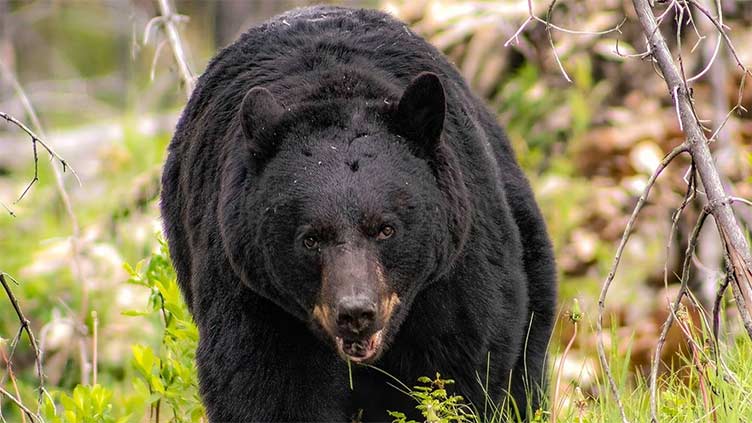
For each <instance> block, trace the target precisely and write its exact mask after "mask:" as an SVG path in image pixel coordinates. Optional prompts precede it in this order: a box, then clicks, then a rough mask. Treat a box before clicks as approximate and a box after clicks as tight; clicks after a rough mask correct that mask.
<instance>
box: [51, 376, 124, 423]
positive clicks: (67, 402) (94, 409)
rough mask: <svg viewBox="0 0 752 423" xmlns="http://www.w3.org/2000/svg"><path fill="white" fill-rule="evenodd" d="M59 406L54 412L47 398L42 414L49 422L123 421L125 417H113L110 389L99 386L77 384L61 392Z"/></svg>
mask: <svg viewBox="0 0 752 423" xmlns="http://www.w3.org/2000/svg"><path fill="white" fill-rule="evenodd" d="M59 396H60V408H61V409H62V411H60V412H59V413H56V411H55V407H54V405H53V404H52V403H51V402H50V401H49V400H48V401H46V405H45V407H44V408H43V415H45V416H46V421H47V422H50V423H124V422H126V421H128V419H127V418H126V417H121V418H115V417H114V415H113V406H112V391H111V390H109V389H107V388H105V387H103V386H101V385H91V386H84V385H78V386H76V387H75V388H74V389H73V392H72V393H71V394H70V395H68V394H65V393H61V394H60V395H59Z"/></svg>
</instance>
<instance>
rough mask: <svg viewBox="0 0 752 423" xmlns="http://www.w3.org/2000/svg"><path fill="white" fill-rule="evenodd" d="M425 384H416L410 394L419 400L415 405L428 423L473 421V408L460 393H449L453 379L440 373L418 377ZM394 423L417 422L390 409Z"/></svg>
mask: <svg viewBox="0 0 752 423" xmlns="http://www.w3.org/2000/svg"><path fill="white" fill-rule="evenodd" d="M418 382H420V383H422V384H423V385H419V386H415V387H414V388H413V390H412V391H410V393H409V395H410V396H411V397H413V399H415V400H416V401H417V402H418V405H417V406H415V408H416V409H417V410H419V411H420V413H421V415H422V416H423V417H425V421H426V422H428V423H451V422H458V423H462V422H471V421H473V417H474V415H473V411H472V409H471V408H470V407H469V406H468V405H467V404H465V403H464V402H463V398H462V397H461V396H459V395H449V393H448V392H447V385H451V384H453V383H454V380H452V379H442V378H441V375H440V374H439V373H436V377H435V378H434V379H431V378H429V377H427V376H422V377H420V378H418ZM389 415H390V416H392V417H394V423H417V422H416V421H415V420H407V416H405V414H404V413H402V412H399V411H390V412H389Z"/></svg>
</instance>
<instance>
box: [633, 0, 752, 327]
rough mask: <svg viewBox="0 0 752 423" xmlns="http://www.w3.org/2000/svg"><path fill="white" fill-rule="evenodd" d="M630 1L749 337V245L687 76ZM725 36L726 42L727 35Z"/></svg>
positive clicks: (641, 5) (644, 12)
mask: <svg viewBox="0 0 752 423" xmlns="http://www.w3.org/2000/svg"><path fill="white" fill-rule="evenodd" d="M633 4H634V7H635V11H636V12H637V16H638V18H639V21H640V24H641V25H642V27H643V30H644V32H645V34H648V41H649V44H650V49H651V51H652V57H653V59H654V60H655V61H656V62H657V65H658V67H659V68H660V70H661V73H662V74H663V77H664V80H665V81H666V85H667V88H668V90H669V92H670V93H672V96H673V98H674V100H675V102H676V103H677V104H678V109H679V119H680V121H681V122H682V128H683V132H684V134H685V136H686V141H685V144H686V146H687V148H688V149H689V152H690V154H691V155H692V159H693V162H694V163H695V166H696V168H697V172H698V175H699V177H700V181H701V182H702V185H703V187H704V188H705V193H706V195H707V198H708V203H709V204H713V205H714V207H713V208H712V210H711V211H710V212H711V213H712V214H713V217H714V219H715V221H716V224H717V226H718V230H719V232H720V235H721V241H722V243H723V246H724V249H725V251H726V254H727V259H728V260H729V262H730V263H731V269H730V270H731V276H732V282H733V288H734V289H733V290H732V291H733V293H734V298H735V299H736V303H737V307H738V308H739V314H740V316H741V318H742V321H743V323H744V326H745V328H746V330H747V334H748V335H749V336H750V337H751V338H752V270H750V269H752V256H750V250H749V245H748V243H747V240H746V238H745V237H744V234H743V232H742V230H741V228H740V227H739V224H738V223H737V221H736V217H735V216H734V213H733V210H732V209H731V205H730V200H729V198H728V194H727V193H726V192H725V190H724V188H723V185H722V184H721V178H720V175H719V174H718V170H717V169H716V167H715V163H714V162H713V157H712V155H711V153H710V149H709V147H708V140H707V138H706V137H705V133H704V132H703V130H702V128H701V125H700V122H699V121H698V119H697V116H696V114H695V112H694V108H693V106H692V97H691V96H692V94H691V91H690V90H689V89H688V86H687V84H686V79H685V78H684V77H683V76H682V74H680V73H679V70H678V69H677V67H676V64H675V63H674V60H673V58H672V56H671V52H670V50H669V48H668V46H667V45H666V42H665V40H664V38H663V35H662V34H661V32H660V30H659V28H658V25H657V23H656V21H655V16H653V12H652V9H651V8H650V5H649V3H648V1H647V0H633ZM707 17H708V18H709V19H712V20H715V19H714V18H713V17H712V15H707ZM716 23H717V22H716ZM717 27H718V28H719V30H720V31H723V27H722V26H720V25H717ZM723 34H725V31H724V32H723ZM724 38H725V39H726V40H727V43H729V39H728V36H727V35H726V36H725V37H724ZM744 69H745V74H746V73H748V72H749V71H747V70H746V68H744Z"/></svg>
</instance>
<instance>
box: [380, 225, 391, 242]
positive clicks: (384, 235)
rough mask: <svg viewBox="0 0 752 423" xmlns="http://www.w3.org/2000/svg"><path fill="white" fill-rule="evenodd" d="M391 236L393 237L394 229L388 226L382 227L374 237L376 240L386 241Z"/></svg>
mask: <svg viewBox="0 0 752 423" xmlns="http://www.w3.org/2000/svg"><path fill="white" fill-rule="evenodd" d="M392 235H394V228H393V227H391V226H389V225H384V226H382V227H381V230H380V231H379V234H378V235H376V239H379V240H382V239H388V238H391V237H392Z"/></svg>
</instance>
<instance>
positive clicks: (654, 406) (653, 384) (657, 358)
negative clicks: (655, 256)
mask: <svg viewBox="0 0 752 423" xmlns="http://www.w3.org/2000/svg"><path fill="white" fill-rule="evenodd" d="M712 208H713V207H711V203H708V205H706V206H705V207H704V208H703V209H702V213H700V217H699V218H698V219H697V224H695V227H694V229H693V230H692V234H691V235H690V237H689V241H688V242H687V250H686V251H685V253H684V264H683V265H682V278H681V287H680V288H679V293H678V294H676V298H675V299H674V304H673V305H672V306H671V310H670V311H669V313H668V317H666V321H665V322H664V323H663V329H662V330H661V335H660V337H659V338H658V344H657V345H656V347H655V352H654V353H653V361H652V362H651V365H650V383H649V385H650V417H651V421H652V422H653V423H657V422H658V398H657V397H658V395H657V386H658V381H657V380H658V367H659V366H660V364H661V352H662V351H663V345H664V344H665V343H666V336H668V331H669V329H671V325H672V324H673V323H674V318H675V315H676V311H677V310H678V309H679V305H680V304H681V300H682V297H684V294H686V292H687V283H688V282H689V269H690V266H689V265H690V263H691V262H692V260H691V258H692V255H693V254H694V251H695V246H696V245H697V237H698V236H699V234H700V230H701V229H702V225H703V224H704V223H705V219H706V218H707V217H708V215H709V214H710V212H711V210H712Z"/></svg>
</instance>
